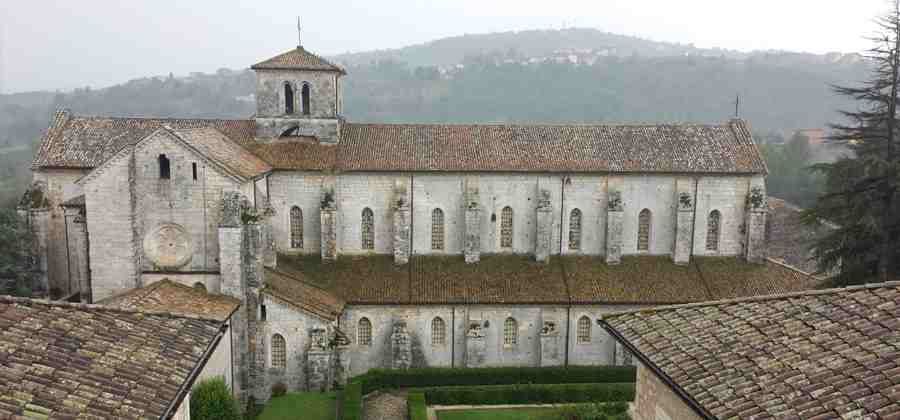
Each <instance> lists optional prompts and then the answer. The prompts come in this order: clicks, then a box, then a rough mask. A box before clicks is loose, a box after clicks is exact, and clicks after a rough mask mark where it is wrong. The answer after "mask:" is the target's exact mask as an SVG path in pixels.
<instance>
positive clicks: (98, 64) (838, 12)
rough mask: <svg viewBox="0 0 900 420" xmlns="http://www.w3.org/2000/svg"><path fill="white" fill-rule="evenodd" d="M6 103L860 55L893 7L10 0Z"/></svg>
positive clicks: (637, 0) (5, 16) (861, 0)
mask: <svg viewBox="0 0 900 420" xmlns="http://www.w3.org/2000/svg"><path fill="white" fill-rule="evenodd" d="M2 2H3V6H2V10H0V93H10V92H21V91H29V90H44V89H48V90H53V89H71V88H75V87H83V86H91V87H104V86H108V85H111V84H116V83H121V82H124V81H126V80H128V79H132V78H136V77H142V76H151V75H163V74H168V73H169V72H173V73H175V74H176V75H185V74H187V73H189V72H192V71H202V72H211V71H214V70H216V69H218V68H221V67H228V68H245V67H248V66H249V65H250V64H253V63H255V62H257V61H260V60H261V59H265V58H268V57H270V56H272V55H275V54H277V53H280V52H283V51H284V50H287V49H290V48H293V47H294V46H295V45H296V42H297V41H296V39H297V34H296V16H297V15H300V16H301V19H302V22H303V45H304V46H305V47H307V48H308V49H310V50H312V51H314V52H317V53H319V54H323V55H330V54H337V53H342V52H348V51H352V52H355V51H365V50H371V49H384V48H397V47H402V46H406V45H410V44H417V43H422V42H427V41H430V40H433V39H437V38H441V37H446V36H453V35H462V34H466V33H469V34H474V33H485V32H497V31H507V30H521V29H546V28H560V27H561V26H562V25H563V24H565V25H566V26H578V27H591V28H598V29H601V30H604V31H609V32H615V33H621V34H626V35H636V36H640V37H644V38H649V39H653V40H659V41H672V42H681V43H694V44H695V45H696V46H698V47H723V48H730V49H739V50H754V49H785V50H797V51H810V52H817V53H823V52H831V51H841V52H853V51H860V50H862V49H865V48H866V47H867V46H868V44H867V42H866V41H865V40H864V39H863V37H864V36H866V35H870V34H871V33H872V31H873V30H874V28H873V25H872V18H873V17H874V16H876V15H877V14H879V13H880V12H881V11H883V10H884V8H885V7H886V6H887V3H886V1H885V0H753V1H751V0H742V1H736V0H552V1H547V0H340V1H309V0H255V1H250V0H245V1H237V0H154V1H136V0H81V1H71V0H55V1H51V0H2Z"/></svg>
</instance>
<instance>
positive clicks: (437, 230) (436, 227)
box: [431, 209, 444, 251]
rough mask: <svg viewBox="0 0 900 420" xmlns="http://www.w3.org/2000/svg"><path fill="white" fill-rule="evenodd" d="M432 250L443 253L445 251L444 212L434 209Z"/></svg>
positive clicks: (432, 217)
mask: <svg viewBox="0 0 900 420" xmlns="http://www.w3.org/2000/svg"><path fill="white" fill-rule="evenodd" d="M431 249H432V250H434V251H442V250H443V249H444V211H443V210H441V209H434V210H433V211H432V212H431Z"/></svg>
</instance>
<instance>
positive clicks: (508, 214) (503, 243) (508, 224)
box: [500, 206, 513, 248]
mask: <svg viewBox="0 0 900 420" xmlns="http://www.w3.org/2000/svg"><path fill="white" fill-rule="evenodd" d="M512 246H513V210H512V207H509V206H506V207H504V208H503V211H501V212H500V248H512Z"/></svg>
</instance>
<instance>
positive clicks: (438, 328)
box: [431, 316, 447, 346]
mask: <svg viewBox="0 0 900 420" xmlns="http://www.w3.org/2000/svg"><path fill="white" fill-rule="evenodd" d="M446 339H447V324H445V323H444V320H443V319H441V317H439V316H438V317H435V318H434V319H433V320H431V344H432V345H435V346H437V345H442V344H444V342H445V340H446Z"/></svg>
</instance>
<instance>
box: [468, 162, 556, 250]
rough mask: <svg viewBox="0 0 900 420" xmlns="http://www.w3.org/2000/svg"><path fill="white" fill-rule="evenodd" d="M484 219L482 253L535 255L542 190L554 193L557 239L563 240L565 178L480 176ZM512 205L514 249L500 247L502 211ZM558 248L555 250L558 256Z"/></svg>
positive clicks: (533, 175)
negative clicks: (562, 190) (561, 214)
mask: <svg viewBox="0 0 900 420" xmlns="http://www.w3.org/2000/svg"><path fill="white" fill-rule="evenodd" d="M477 179H478V188H479V196H478V198H479V200H480V207H481V209H482V217H481V252H484V253H501V252H512V253H516V254H528V253H533V252H534V246H535V231H536V225H535V223H536V214H535V209H536V208H537V200H538V194H539V191H540V189H546V190H547V191H549V192H550V202H551V203H553V232H554V233H553V239H552V241H551V243H552V244H557V243H558V242H557V241H559V203H560V186H561V178H560V177H559V176H544V175H539V174H480V175H479V176H478V177H477ZM506 206H509V207H511V208H512V210H513V246H512V248H511V249H503V248H501V247H500V225H501V220H500V219H501V212H502V210H503V208H504V207H506ZM558 251H559V249H558V246H556V247H551V252H552V253H558Z"/></svg>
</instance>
